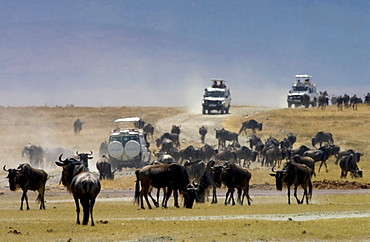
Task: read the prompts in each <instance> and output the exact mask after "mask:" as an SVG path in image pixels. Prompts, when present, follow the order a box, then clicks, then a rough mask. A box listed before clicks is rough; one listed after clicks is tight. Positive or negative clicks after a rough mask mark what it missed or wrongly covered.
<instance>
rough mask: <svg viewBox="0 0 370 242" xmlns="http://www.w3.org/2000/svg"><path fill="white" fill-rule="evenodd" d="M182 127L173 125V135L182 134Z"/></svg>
mask: <svg viewBox="0 0 370 242" xmlns="http://www.w3.org/2000/svg"><path fill="white" fill-rule="evenodd" d="M180 128H181V125H172V128H171V134H180V133H181V130H180Z"/></svg>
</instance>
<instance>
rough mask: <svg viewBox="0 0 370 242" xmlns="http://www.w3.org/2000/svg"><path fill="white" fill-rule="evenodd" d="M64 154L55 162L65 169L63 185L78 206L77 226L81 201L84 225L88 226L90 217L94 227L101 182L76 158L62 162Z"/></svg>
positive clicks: (62, 179)
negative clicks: (95, 209)
mask: <svg viewBox="0 0 370 242" xmlns="http://www.w3.org/2000/svg"><path fill="white" fill-rule="evenodd" d="M62 156H63V154H61V155H60V156H59V161H57V162H55V164H56V165H57V166H61V167H62V168H63V171H62V178H61V182H62V184H63V185H64V186H65V187H66V188H67V190H68V191H69V192H71V193H72V195H73V199H74V200H75V204H76V212H77V222H76V223H77V224H80V205H79V204H78V201H80V203H81V205H82V208H83V220H82V224H83V225H87V223H88V222H89V216H90V217H91V226H94V225H95V224H94V219H93V208H94V205H95V200H96V197H97V196H98V194H99V192H100V182H99V180H98V178H96V177H95V176H94V174H92V173H91V172H90V171H89V168H88V167H87V166H86V164H85V162H84V161H82V160H76V159H74V158H67V159H65V160H62V159H61V158H62Z"/></svg>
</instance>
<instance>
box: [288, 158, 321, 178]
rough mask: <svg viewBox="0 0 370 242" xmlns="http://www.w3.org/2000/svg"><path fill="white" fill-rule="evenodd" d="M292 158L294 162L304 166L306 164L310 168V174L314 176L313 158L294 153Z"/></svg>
mask: <svg viewBox="0 0 370 242" xmlns="http://www.w3.org/2000/svg"><path fill="white" fill-rule="evenodd" d="M292 160H293V161H294V162H295V163H299V164H305V165H306V166H308V167H309V168H311V170H312V175H314V176H315V177H316V173H315V161H314V159H312V158H311V157H308V156H300V155H295V156H293V157H292Z"/></svg>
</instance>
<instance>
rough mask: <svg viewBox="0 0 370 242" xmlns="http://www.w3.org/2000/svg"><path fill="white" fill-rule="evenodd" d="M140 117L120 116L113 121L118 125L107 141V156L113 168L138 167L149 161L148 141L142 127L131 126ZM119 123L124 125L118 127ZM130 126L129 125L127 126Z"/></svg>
mask: <svg viewBox="0 0 370 242" xmlns="http://www.w3.org/2000/svg"><path fill="white" fill-rule="evenodd" d="M139 120H140V118H138V117H133V118H120V119H117V120H115V121H114V122H115V123H117V124H119V125H117V126H118V127H117V128H115V129H113V130H112V131H111V134H110V136H109V141H108V156H109V160H110V161H111V163H112V167H113V168H117V169H119V170H121V169H122V168H123V167H136V168H140V167H142V166H144V165H146V164H148V163H149V161H150V152H149V150H148V148H149V143H148V142H147V141H146V139H145V137H144V133H143V130H142V129H136V128H133V127H134V125H133V123H134V122H138V121H139ZM120 125H122V126H124V127H119V126H120ZM128 126H131V127H128Z"/></svg>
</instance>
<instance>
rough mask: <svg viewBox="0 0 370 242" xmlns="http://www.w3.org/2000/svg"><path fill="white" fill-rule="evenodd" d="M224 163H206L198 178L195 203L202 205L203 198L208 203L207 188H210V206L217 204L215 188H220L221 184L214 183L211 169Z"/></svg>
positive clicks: (212, 161)
mask: <svg viewBox="0 0 370 242" xmlns="http://www.w3.org/2000/svg"><path fill="white" fill-rule="evenodd" d="M223 163H224V161H214V160H211V161H209V162H208V163H207V166H206V170H205V172H204V173H203V175H202V176H201V178H200V183H199V187H198V190H197V193H196V196H197V202H200V203H204V201H205V198H207V201H208V193H209V188H210V187H212V202H211V203H212V204H214V203H217V202H218V201H217V194H216V189H217V187H218V188H219V187H221V183H216V181H215V174H214V171H213V170H214V169H213V168H212V167H214V166H218V165H219V164H223Z"/></svg>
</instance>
